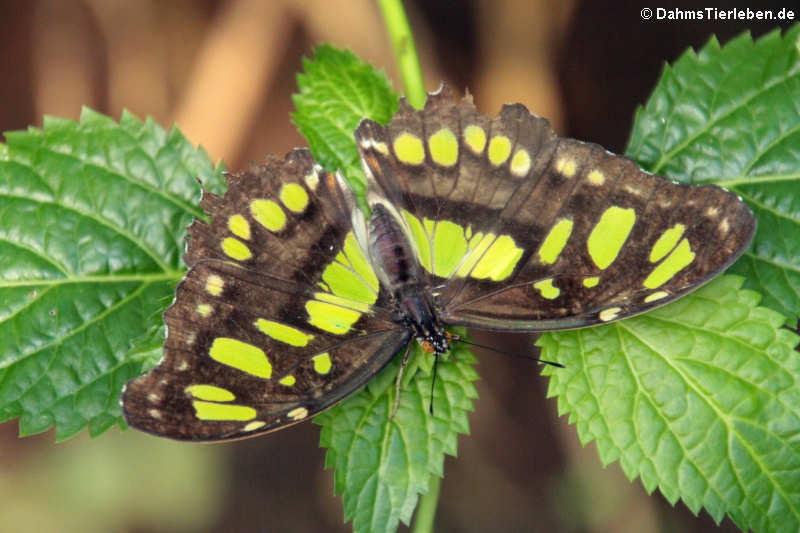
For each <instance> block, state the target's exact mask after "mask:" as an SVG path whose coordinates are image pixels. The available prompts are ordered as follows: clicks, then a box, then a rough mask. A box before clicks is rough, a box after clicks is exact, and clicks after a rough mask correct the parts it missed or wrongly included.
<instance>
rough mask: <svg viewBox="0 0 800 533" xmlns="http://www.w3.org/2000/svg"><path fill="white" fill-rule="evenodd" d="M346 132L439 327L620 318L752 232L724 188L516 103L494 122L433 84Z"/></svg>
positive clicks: (659, 298) (674, 287) (711, 271)
mask: <svg viewBox="0 0 800 533" xmlns="http://www.w3.org/2000/svg"><path fill="white" fill-rule="evenodd" d="M356 140H357V143H358V146H359V149H360V150H361V152H362V154H363V161H364V166H365V169H366V171H367V175H368V179H369V182H370V185H369V187H370V192H369V194H370V197H371V198H373V201H375V200H374V199H376V198H380V197H381V196H382V195H385V197H386V198H387V199H388V200H389V201H391V202H393V203H394V204H395V206H396V208H397V211H398V212H399V213H401V214H402V216H403V217H404V219H405V221H406V223H407V226H408V230H407V231H408V233H409V235H410V237H411V239H412V241H413V242H414V245H415V248H416V250H417V254H418V256H419V258H420V263H421V264H422V265H423V267H424V268H425V269H426V271H427V273H428V275H429V276H430V277H431V278H432V279H431V281H430V283H431V285H432V286H434V287H437V288H436V295H437V302H438V306H439V309H440V318H441V319H442V320H443V321H445V322H447V323H450V324H459V325H470V326H477V327H485V328H491V329H500V330H526V331H535V330H546V329H563V328H574V327H582V326H588V325H593V324H598V323H604V322H609V321H612V320H616V319H620V318H624V317H627V316H631V315H634V314H637V313H640V312H643V311H645V310H647V309H649V308H652V307H654V306H657V305H662V304H664V303H667V302H669V301H671V300H673V299H675V298H677V297H678V296H680V295H682V294H685V293H686V292H688V291H690V290H693V289H695V288H697V287H698V286H699V285H701V284H702V283H703V282H705V281H707V280H708V279H710V278H711V277H713V276H714V275H715V274H717V273H719V272H721V271H722V270H723V269H724V268H726V267H727V266H728V265H730V264H731V263H732V262H733V261H734V260H735V259H736V258H737V257H738V256H739V255H740V254H741V253H742V252H743V251H744V249H745V248H746V246H747V245H748V243H749V242H750V240H751V238H752V235H753V232H754V229H755V220H754V218H753V215H752V213H751V212H750V210H749V209H748V208H747V206H746V205H745V204H744V203H743V202H742V201H741V200H740V199H739V198H738V197H736V196H735V195H733V194H731V193H730V192H728V191H725V190H724V189H722V188H720V187H716V186H713V185H708V186H702V187H694V186H689V185H682V184H677V183H674V182H671V181H669V180H667V179H664V178H661V177H658V176H653V175H651V174H649V173H647V172H644V171H642V170H641V169H639V168H638V167H637V166H636V165H635V163H633V162H632V161H630V160H629V159H627V158H624V157H621V156H617V155H614V154H612V153H610V152H608V151H606V150H604V149H603V148H601V147H600V146H597V145H593V144H589V143H583V142H579V141H576V140H573V139H565V138H560V137H558V136H556V135H555V133H554V132H553V131H552V129H551V128H550V126H549V124H548V122H547V121H546V120H545V119H542V118H541V117H537V116H535V115H533V114H531V113H530V112H528V110H527V109H525V107H524V106H522V105H520V104H515V105H508V106H504V108H503V110H502V111H501V113H500V115H499V116H498V117H496V118H493V119H491V118H489V117H486V116H484V115H481V114H480V113H478V112H477V111H476V110H475V108H474V106H473V105H472V102H471V99H469V98H465V99H463V100H462V101H460V102H457V101H456V100H455V99H454V98H453V96H452V94H451V92H450V91H449V90H448V89H447V88H444V89H443V90H441V91H440V92H439V93H437V94H434V95H431V96H430V97H429V99H428V102H427V103H426V106H425V109H423V110H422V111H415V110H413V109H411V108H410V107H409V106H407V105H404V104H401V106H400V110H399V111H398V114H397V115H396V117H395V118H394V119H393V120H392V121H391V122H390V123H389V124H388V125H387V126H385V127H382V126H380V125H378V124H376V123H374V122H370V121H364V122H362V124H361V125H360V126H359V129H358V130H357V132H356ZM441 176H446V178H445V179H440V177H441Z"/></svg>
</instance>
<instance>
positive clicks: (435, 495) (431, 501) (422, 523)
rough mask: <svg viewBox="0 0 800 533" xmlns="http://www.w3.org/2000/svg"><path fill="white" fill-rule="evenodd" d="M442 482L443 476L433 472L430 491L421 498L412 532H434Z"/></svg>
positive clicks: (429, 483) (429, 486) (429, 484)
mask: <svg viewBox="0 0 800 533" xmlns="http://www.w3.org/2000/svg"><path fill="white" fill-rule="evenodd" d="M441 484H442V478H440V477H439V476H437V475H436V474H431V477H430V481H429V482H428V493H427V494H423V495H422V496H420V499H419V506H418V507H417V516H416V518H415V519H414V529H413V530H412V533H432V532H433V519H434V518H435V517H436V507H437V505H438V504H439V487H440V486H441Z"/></svg>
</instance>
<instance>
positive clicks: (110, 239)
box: [0, 109, 223, 440]
mask: <svg viewBox="0 0 800 533" xmlns="http://www.w3.org/2000/svg"><path fill="white" fill-rule="evenodd" d="M6 140H7V147H6V152H5V153H4V157H3V158H2V160H0V422H3V421H7V420H10V419H13V418H19V431H20V434H21V435H30V434H33V433H39V432H42V431H45V430H47V429H49V428H50V427H52V426H53V425H56V438H57V439H59V440H61V439H65V438H67V437H70V436H71V435H74V434H75V433H77V432H78V431H80V430H81V429H83V428H84V427H86V426H87V425H88V427H89V431H90V433H91V434H92V435H97V434H99V433H102V432H103V431H105V430H106V429H108V428H109V427H110V426H112V425H114V424H122V418H121V413H120V409H119V394H120V391H121V390H122V386H123V385H124V384H125V382H126V381H127V380H128V379H130V378H132V377H135V376H137V375H139V374H140V373H141V370H142V365H143V362H144V361H152V359H154V358H155V357H157V354H158V353H160V345H161V343H162V342H163V331H162V330H161V329H160V326H161V312H162V311H163V310H164V308H165V307H166V306H167V305H168V304H169V303H170V301H171V300H172V297H173V288H174V285H175V283H176V282H177V281H178V280H179V279H180V278H181V277H182V276H183V274H184V266H183V262H182V259H181V254H182V251H183V249H184V241H185V233H186V232H185V229H186V227H187V226H188V225H189V223H190V222H191V220H192V217H193V216H203V213H202V211H201V210H200V208H199V207H198V206H197V203H198V199H199V196H200V184H199V183H198V179H199V180H200V181H201V182H202V183H203V185H204V186H205V187H207V188H210V189H212V190H220V188H221V187H222V186H223V180H222V176H221V173H220V172H219V170H218V169H217V170H215V169H214V167H213V165H212V164H211V162H210V161H209V159H208V156H207V155H206V154H205V153H204V152H203V151H202V150H197V149H196V148H194V147H193V146H191V145H190V144H189V143H188V142H187V141H186V140H185V139H184V137H183V136H182V135H181V133H180V132H179V131H178V130H176V129H173V130H172V131H170V132H165V131H164V130H163V129H162V128H161V127H160V126H158V125H157V124H155V123H154V122H153V121H152V120H147V121H145V122H141V121H139V120H138V119H136V118H135V117H134V116H132V115H131V114H129V113H123V115H122V117H121V118H120V121H119V123H116V122H114V121H113V120H111V119H109V118H108V117H105V116H103V115H100V114H98V113H95V112H93V111H91V110H89V109H84V111H83V113H82V114H81V119H80V122H77V123H76V122H74V121H71V120H64V119H57V118H46V119H45V121H44V126H43V128H42V129H41V130H38V129H34V128H30V129H28V130H27V131H20V132H10V133H6Z"/></svg>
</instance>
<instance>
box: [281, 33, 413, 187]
mask: <svg viewBox="0 0 800 533" xmlns="http://www.w3.org/2000/svg"><path fill="white" fill-rule="evenodd" d="M303 69H304V71H305V72H304V73H301V74H298V75H297V85H298V89H299V92H297V93H295V94H294V95H293V96H292V101H293V102H294V105H295V107H296V108H297V111H295V112H294V113H293V114H292V120H293V121H294V123H295V124H296V125H297V128H298V129H299V130H300V133H301V134H302V135H303V137H305V138H306V140H307V141H308V145H309V147H310V148H311V153H312V154H314V158H315V159H316V160H317V161H318V162H319V164H320V165H322V166H323V167H325V169H327V170H329V171H335V170H337V169H339V170H341V171H342V172H343V174H344V175H345V177H346V178H347V180H348V182H349V183H350V186H351V187H352V188H353V190H354V191H355V192H356V195H357V196H358V197H359V199H360V200H363V195H364V183H365V180H364V172H363V170H362V169H361V161H360V160H359V157H358V150H357V149H356V144H355V141H354V140H353V132H354V131H355V130H356V127H357V126H358V123H359V122H360V121H361V120H362V119H365V118H369V119H372V120H374V121H376V122H379V123H381V124H386V123H387V122H389V119H391V118H392V115H394V113H395V111H397V102H398V96H397V95H396V94H395V93H394V92H393V91H392V88H391V85H390V83H389V80H388V79H387V78H386V75H385V74H384V73H383V72H380V71H378V70H376V69H375V68H374V67H372V66H371V65H369V64H367V63H364V62H363V61H361V60H360V59H359V58H357V57H356V56H355V55H353V54H352V53H351V52H349V51H347V50H340V49H337V48H334V47H333V46H329V45H323V46H320V47H318V48H317V49H316V51H315V52H314V57H313V58H312V59H304V60H303Z"/></svg>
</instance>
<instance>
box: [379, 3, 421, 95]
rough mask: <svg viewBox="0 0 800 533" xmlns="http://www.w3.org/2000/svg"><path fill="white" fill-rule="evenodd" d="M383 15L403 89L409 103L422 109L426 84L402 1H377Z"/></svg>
mask: <svg viewBox="0 0 800 533" xmlns="http://www.w3.org/2000/svg"><path fill="white" fill-rule="evenodd" d="M377 1H378V6H379V7H380V9H381V14H382V15H383V21H384V23H385V24H386V29H387V30H388V31H389V38H390V39H391V40H392V48H393V49H394V56H395V61H397V68H398V69H399V70H400V77H401V78H402V79H403V88H404V89H405V92H406V98H407V99H408V103H409V104H411V106H412V107H413V108H414V109H422V106H424V105H425V99H426V97H427V95H426V93H425V84H424V82H423V81H422V69H421V68H420V65H419V56H417V46H416V45H415V44H414V36H413V35H412V34H411V26H409V25H408V17H406V12H405V10H404V9H403V2H402V0H377Z"/></svg>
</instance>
